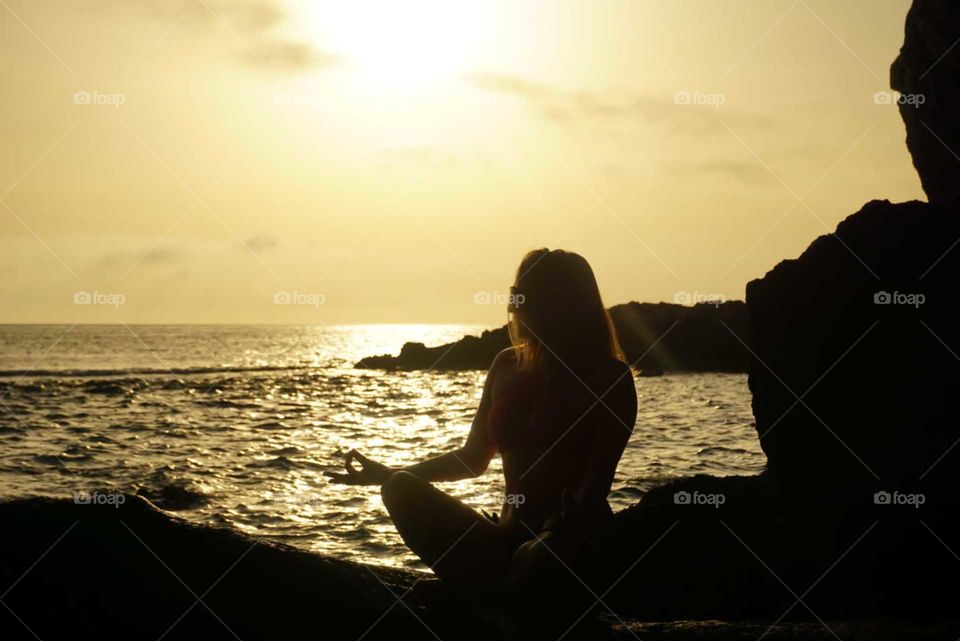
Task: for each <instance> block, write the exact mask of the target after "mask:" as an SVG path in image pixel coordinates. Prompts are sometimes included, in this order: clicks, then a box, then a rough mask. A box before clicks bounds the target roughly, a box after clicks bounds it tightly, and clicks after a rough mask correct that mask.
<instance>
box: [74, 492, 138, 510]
mask: <svg viewBox="0 0 960 641" xmlns="http://www.w3.org/2000/svg"><path fill="white" fill-rule="evenodd" d="M126 500H127V497H126V496H124V495H123V494H121V493H120V492H100V491H99V490H94V491H93V492H87V491H85V490H80V491H77V492H74V493H73V502H74V503H76V504H77V505H112V506H113V507H116V508H119V507H120V506H121V505H123V504H124V503H125V502H126Z"/></svg>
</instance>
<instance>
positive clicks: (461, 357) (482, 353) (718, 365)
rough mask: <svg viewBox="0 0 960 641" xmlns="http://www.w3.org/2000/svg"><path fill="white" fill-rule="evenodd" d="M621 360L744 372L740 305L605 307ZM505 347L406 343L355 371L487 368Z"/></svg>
mask: <svg viewBox="0 0 960 641" xmlns="http://www.w3.org/2000/svg"><path fill="white" fill-rule="evenodd" d="M610 316H611V318H612V319H613V323H614V325H616V327H617V333H618V334H619V336H620V342H621V344H622V346H623V350H624V352H626V355H627V359H628V360H629V361H630V362H631V363H632V364H633V365H634V366H635V367H636V368H638V369H639V370H640V371H641V372H646V373H658V372H675V371H700V372H703V371H713V372H746V371H747V368H748V365H749V362H750V354H749V352H748V351H747V350H746V349H745V348H744V346H743V344H742V343H740V341H739V340H738V339H737V338H736V337H735V336H734V335H733V334H732V333H731V331H732V332H735V333H736V334H737V335H739V336H746V331H747V319H746V306H745V305H744V303H742V302H740V301H731V302H726V303H720V304H719V305H715V304H707V303H701V304H698V305H694V306H693V307H685V306H682V305H672V304H668V303H627V304H625V305H616V306H614V307H611V308H610ZM509 345H510V337H509V335H508V333H507V328H506V327H501V328H499V329H495V330H493V331H487V332H484V333H483V334H482V335H481V336H480V337H479V338H478V337H475V336H466V337H464V338H462V339H460V340H459V341H457V342H456V343H450V344H447V345H440V346H439V347H425V346H424V345H423V343H407V344H405V345H404V346H403V349H402V350H401V351H400V355H399V356H390V355H382V356H372V357H369V358H364V359H363V360H361V361H360V362H358V363H357V365H356V366H357V367H360V368H382V369H402V370H419V369H436V370H465V369H487V368H489V367H490V363H492V362H493V358H494V356H496V355H497V352H499V351H500V350H503V349H505V348H506V347H508V346H509Z"/></svg>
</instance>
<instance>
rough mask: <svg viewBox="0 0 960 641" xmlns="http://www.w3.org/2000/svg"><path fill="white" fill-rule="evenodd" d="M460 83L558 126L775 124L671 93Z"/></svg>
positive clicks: (507, 79)
mask: <svg viewBox="0 0 960 641" xmlns="http://www.w3.org/2000/svg"><path fill="white" fill-rule="evenodd" d="M464 79H465V80H466V82H467V83H469V84H471V85H473V86H474V87H477V88H478V89H481V90H483V91H489V92H493V93H498V94H501V95H505V96H510V97H514V98H519V99H522V100H525V101H527V102H529V103H530V104H531V105H532V106H533V107H535V108H537V109H538V110H539V111H540V114H541V115H542V116H543V117H544V118H546V119H547V120H550V121H553V122H555V123H558V124H566V125H576V124H583V123H590V122H601V123H611V124H621V123H630V122H641V123H659V122H669V121H673V120H680V121H682V122H683V123H685V125H686V126H685V127H681V128H680V129H686V130H688V131H690V132H692V133H718V132H723V131H726V129H727V127H728V126H731V125H732V126H743V127H750V128H768V127H770V126H771V125H772V124H773V121H772V119H770V118H766V117H763V116H759V115H756V114H752V113H748V112H745V111H742V110H735V109H732V108H730V107H725V106H719V107H716V106H713V105H710V104H682V103H680V102H678V101H677V100H676V97H675V94H671V95H668V96H659V95H649V94H639V95H638V94H616V93H613V92H610V93H605V94H599V93H595V92H589V91H567V90H564V89H560V88H558V87H553V86H551V85H547V84H544V83H539V82H536V81H532V80H528V79H525V78H519V77H516V76H509V75H500V74H489V73H482V74H469V75H467V76H465V78H464ZM694 93H695V92H694ZM715 95H716V94H715ZM725 123H726V124H725Z"/></svg>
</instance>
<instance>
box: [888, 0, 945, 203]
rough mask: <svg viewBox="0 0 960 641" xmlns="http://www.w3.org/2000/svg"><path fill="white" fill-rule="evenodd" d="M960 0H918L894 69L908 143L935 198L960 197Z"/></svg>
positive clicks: (929, 194) (892, 78) (892, 75)
mask: <svg viewBox="0 0 960 641" xmlns="http://www.w3.org/2000/svg"><path fill="white" fill-rule="evenodd" d="M958 38H960V3H957V2H955V0H914V2H913V5H912V6H911V7H910V11H909V13H908V14H907V22H906V29H905V34H904V41H903V47H902V48H901V49H900V55H899V56H898V57H897V59H896V61H895V62H894V63H893V66H892V67H891V69H890V84H891V86H892V87H893V88H894V89H896V90H897V91H899V92H900V93H901V96H902V98H901V99H900V114H901V116H902V117H903V121H904V123H905V124H906V127H907V148H908V149H909V150H910V154H911V155H912V156H913V164H914V166H915V167H916V169H917V172H918V173H919V174H920V180H921V182H922V183H923V189H924V191H925V192H926V193H927V197H928V198H929V199H930V202H940V201H949V200H953V199H955V198H957V197H958V196H960V158H958V156H960V121H958V119H957V113H960V82H958V78H960V46H958V45H957V40H958Z"/></svg>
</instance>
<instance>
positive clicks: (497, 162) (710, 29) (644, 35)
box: [0, 0, 922, 325]
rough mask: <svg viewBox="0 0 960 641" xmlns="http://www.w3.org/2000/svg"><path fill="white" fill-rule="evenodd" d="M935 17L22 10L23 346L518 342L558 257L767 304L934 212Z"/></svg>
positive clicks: (11, 132) (522, 8) (438, 5)
mask: <svg viewBox="0 0 960 641" xmlns="http://www.w3.org/2000/svg"><path fill="white" fill-rule="evenodd" d="M908 6H909V2H908V0H845V1H843V2H837V1H835V0H834V1H829V2H828V1H826V0H762V1H759V0H671V1H670V2H662V1H655V0H626V1H619V2H618V1H610V2H607V1H603V2H597V1H596V0H553V1H551V2H533V1H524V0H509V1H502V2H501V1H493V0H490V1H485V2H469V3H461V2H454V1H452V0H446V1H442V2H441V1H416V0H410V1H406V2H395V1H389V0H388V1H384V2H365V1H362V0H360V1H351V2H311V1H309V0H301V1H299V2H298V1H294V0H290V1H288V2H283V1H281V0H236V1H234V0H151V1H148V0H141V1H140V2H136V1H120V0H0V50H2V58H0V71H2V74H3V81H2V83H0V92H2V95H0V98H2V100H0V127H2V133H3V142H4V144H3V153H2V154H0V261H2V265H0V269H2V273H3V276H4V277H3V278H2V279H0V296H2V300H3V301H4V304H3V305H2V306H0V322H58V323H72V322H125V323H132V322H152V323H167V322H199V323H206V322H267V323H270V322H280V323H320V324H323V323H357V322H364V323H366V322H466V323H484V324H489V325H497V324H500V323H502V322H503V320H504V318H505V312H504V309H503V305H502V304H500V303H502V300H501V299H502V296H503V294H504V293H505V292H506V291H507V289H508V287H509V285H510V282H511V280H512V276H513V272H514V270H515V268H516V264H517V263H518V261H519V259H520V257H521V255H522V254H523V253H524V252H525V251H526V250H528V249H531V248H535V247H540V246H548V247H562V248H566V249H572V250H574V251H578V252H580V253H582V254H583V255H584V256H586V257H587V259H588V260H589V261H590V262H591V263H592V264H593V266H594V269H595V271H596V273H597V276H598V279H599V280H600V285H601V289H602V290H603V293H604V296H605V299H606V302H607V303H608V304H610V305H612V304H616V303H622V302H626V301H629V300H642V301H673V300H674V299H675V297H676V296H677V295H678V293H683V292H688V293H690V294H691V295H692V294H693V293H695V292H696V293H699V294H701V295H722V296H725V297H727V298H742V297H743V293H744V286H745V284H746V282H747V281H749V280H750V279H753V278H756V277H759V276H762V275H763V274H764V273H765V272H766V271H767V270H769V269H770V268H771V267H773V266H774V265H775V264H776V263H777V262H778V261H780V260H782V259H784V258H789V257H794V256H796V255H797V254H799V253H800V252H801V251H802V250H803V249H804V248H805V247H806V246H807V245H808V244H809V242H810V241H811V240H812V239H814V238H815V237H816V236H818V235H821V234H823V233H826V232H828V231H832V230H833V229H834V228H835V226H836V224H837V222H839V221H840V220H842V219H843V218H845V217H846V216H848V215H849V214H851V213H853V212H855V211H856V210H858V209H859V208H860V206H861V205H862V204H863V203H864V202H866V201H868V200H871V199H874V198H880V199H889V200H892V201H903V200H909V199H915V198H922V192H921V190H920V184H919V179H918V178H917V176H916V174H915V172H914V171H913V168H912V166H911V164H910V159H909V156H908V154H907V151H906V148H905V146H904V143H903V139H904V131H903V126H902V124H901V121H900V117H899V115H898V113H897V109H896V106H895V105H892V104H888V103H889V100H886V99H885V98H884V95H881V97H880V98H879V99H877V97H876V96H875V94H876V93H877V92H882V91H886V90H887V87H888V82H887V80H888V69H889V65H890V63H891V62H892V61H893V59H894V57H895V56H896V54H897V51H898V49H899V47H900V43H901V41H902V34H903V22H904V17H905V15H906V11H907V8H908ZM878 103H879V104H878ZM82 292H86V293H88V294H89V296H87V297H86V299H84V297H83V295H82V294H80V295H79V297H78V293H82ZM75 298H76V299H77V300H78V301H79V303H81V304H78V303H76V302H75ZM85 301H89V302H87V303H86V304H82V303H84V302H85ZM275 301H276V302H275ZM278 302H279V303H280V304H278Z"/></svg>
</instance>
